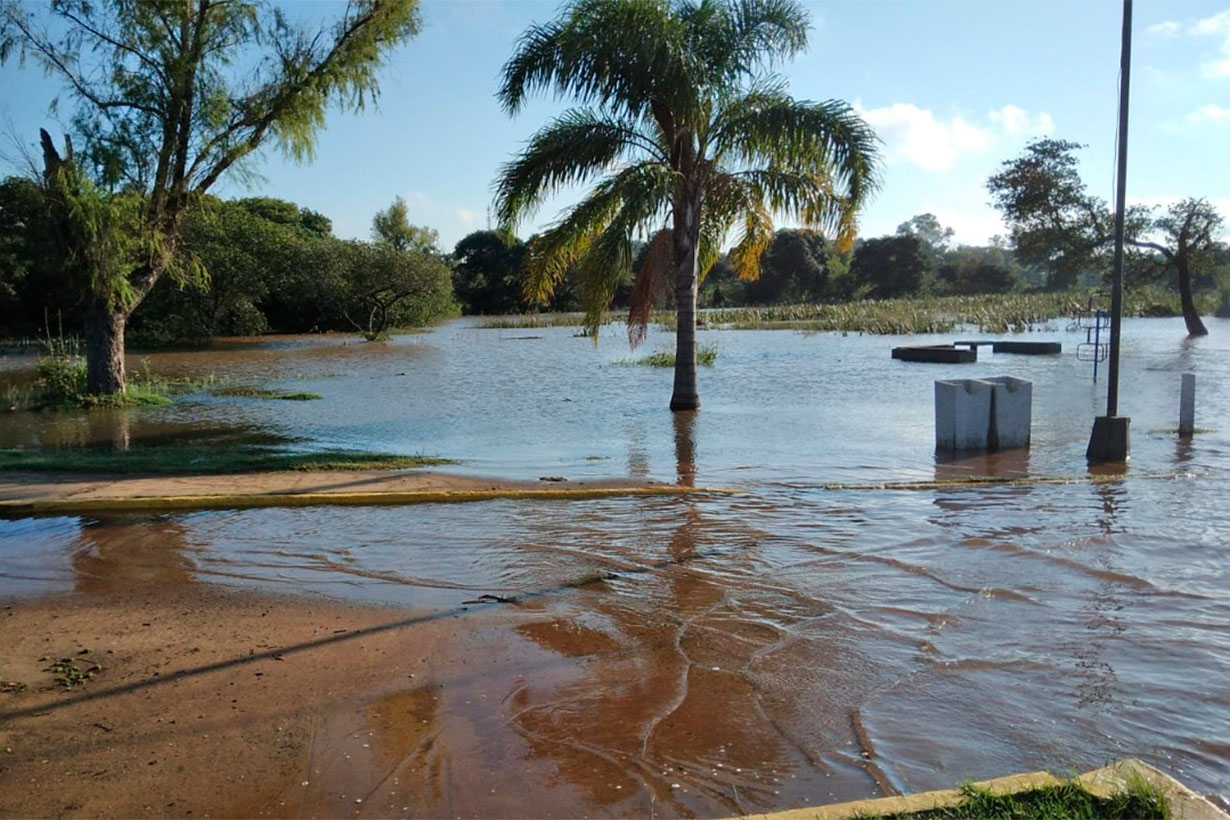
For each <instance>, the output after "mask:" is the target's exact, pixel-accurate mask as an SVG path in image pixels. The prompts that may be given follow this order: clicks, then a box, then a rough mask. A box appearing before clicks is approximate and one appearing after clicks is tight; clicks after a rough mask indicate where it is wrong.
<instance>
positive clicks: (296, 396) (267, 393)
mask: <svg viewBox="0 0 1230 820" xmlns="http://www.w3.org/2000/svg"><path fill="white" fill-rule="evenodd" d="M209 394H210V395H211V396H228V397H229V396H243V397H245V398H252V399H279V400H281V401H315V400H316V399H322V398H324V396H322V395H320V394H319V393H306V392H302V391H301V392H298V393H286V392H283V391H281V390H266V389H265V388H263V387H241V386H235V387H219V388H217V389H215V390H210V391H209Z"/></svg>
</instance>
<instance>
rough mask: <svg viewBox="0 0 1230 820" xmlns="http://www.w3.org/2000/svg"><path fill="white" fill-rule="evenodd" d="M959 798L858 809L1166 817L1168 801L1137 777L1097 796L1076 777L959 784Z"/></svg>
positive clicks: (942, 817)
mask: <svg viewBox="0 0 1230 820" xmlns="http://www.w3.org/2000/svg"><path fill="white" fill-rule="evenodd" d="M961 792H962V796H961V801H960V802H959V803H957V804H956V805H954V806H946V807H941V808H935V809H928V810H926V811H918V812H906V813H901V814H883V815H868V814H856V815H854V816H855V817H857V818H861V820H1018V818H1019V820H1155V819H1156V820H1165V818H1169V817H1170V807H1169V804H1168V803H1167V802H1166V798H1165V796H1164V795H1163V794H1162V793H1161V791H1160V790H1158V789H1157V788H1156V787H1154V786H1151V785H1150V784H1149V783H1147V782H1145V781H1144V780H1143V779H1141V778H1134V779H1133V780H1131V781H1130V782H1129V784H1128V788H1127V789H1126V790H1124V791H1123V792H1119V793H1117V794H1114V795H1111V796H1110V797H1105V798H1103V797H1096V796H1094V795H1092V794H1090V793H1089V792H1087V791H1086V790H1085V789H1084V788H1082V787H1081V786H1080V784H1079V783H1076V782H1075V781H1070V780H1069V781H1065V782H1063V783H1060V784H1058V785H1055V786H1046V787H1043V788H1040V789H1031V790H1029V791H1023V792H1017V793H1015V794H999V795H997V794H992V793H991V792H989V791H987V790H985V789H980V788H978V787H976V786H972V785H968V784H967V785H965V786H962V787H961Z"/></svg>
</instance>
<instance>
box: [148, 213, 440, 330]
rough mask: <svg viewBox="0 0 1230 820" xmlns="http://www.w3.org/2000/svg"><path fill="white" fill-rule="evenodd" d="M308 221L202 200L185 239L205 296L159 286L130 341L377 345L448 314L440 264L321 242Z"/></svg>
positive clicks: (361, 245)
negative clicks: (353, 340) (306, 336)
mask: <svg viewBox="0 0 1230 820" xmlns="http://www.w3.org/2000/svg"><path fill="white" fill-rule="evenodd" d="M254 204H256V205H257V207H253V206H254ZM312 213H313V212H312V211H309V210H308V209H306V208H299V207H298V206H296V205H294V204H293V203H289V202H283V201H282V200H268V199H264V200H251V199H248V200H236V201H230V202H222V201H219V200H216V199H213V198H212V197H207V198H206V200H205V201H204V203H203V207H201V208H200V209H198V210H196V211H194V212H193V213H192V214H190V215H189V217H188V218H187V220H186V221H185V224H184V227H183V230H182V237H183V244H184V247H185V248H187V249H190V250H191V252H192V253H193V254H194V255H196V256H197V258H199V259H200V260H201V262H202V264H203V265H204V267H205V268H206V269H207V270H208V271H209V274H210V280H211V286H210V288H209V289H208V290H203V289H199V288H191V287H189V288H182V289H181V288H175V287H173V286H172V285H171V284H170V283H165V284H162V285H160V286H159V287H157V288H156V289H155V290H154V292H153V293H152V294H151V295H150V297H149V299H148V300H147V301H146V304H145V305H143V306H142V308H141V309H140V310H138V311H137V313H136V315H135V316H134V317H133V332H132V333H131V334H130V339H132V341H133V342H134V343H135V344H139V345H152V346H161V345H165V344H195V343H199V342H200V341H203V340H206V339H208V338H210V337H212V336H216V335H254V334H259V333H264V332H267V331H270V330H274V331H280V332H291V333H294V332H309V331H320V330H350V329H355V328H356V327H358V328H360V329H362V330H363V331H364V332H370V333H372V334H373V335H374V336H380V335H381V334H383V333H386V332H387V331H388V329H389V328H391V327H416V326H421V325H424V324H427V323H429V322H430V321H433V320H435V319H438V318H440V317H441V316H447V315H451V314H452V313H453V312H454V310H455V308H454V306H453V303H452V298H451V286H450V284H449V274H450V272H449V269H448V267H447V265H445V264H444V263H443V262H442V261H441V260H439V258H438V257H436V256H434V255H429V254H424V253H420V252H407V253H398V252H397V251H395V250H394V249H393V248H392V247H391V246H390V245H387V244H373V243H368V242H353V241H344V240H340V239H337V238H335V237H333V236H330V235H321V234H319V233H317V232H316V230H315V227H314V226H313V225H312V224H311V220H310V218H309V219H305V218H304V215H305V214H306V215H310V214H312ZM269 215H272V216H274V217H275V219H270V218H268V217H269ZM373 311H374V312H375V316H374V317H373ZM348 317H349V318H348ZM352 320H353V321H352Z"/></svg>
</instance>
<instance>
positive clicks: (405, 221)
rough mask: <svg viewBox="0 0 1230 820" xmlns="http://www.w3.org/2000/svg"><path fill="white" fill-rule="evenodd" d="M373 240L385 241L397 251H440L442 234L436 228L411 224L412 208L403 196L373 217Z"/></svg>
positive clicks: (395, 199) (396, 198)
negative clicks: (407, 204) (407, 205)
mask: <svg viewBox="0 0 1230 820" xmlns="http://www.w3.org/2000/svg"><path fill="white" fill-rule="evenodd" d="M372 241H374V242H383V243H384V244H386V245H389V246H391V247H392V248H393V250H396V251H421V252H423V253H437V254H438V253H439V252H440V248H439V247H438V246H439V242H440V235H439V234H438V233H436V230H435V228H423V227H419V226H418V225H411V224H410V209H409V208H408V207H406V200H404V199H402V198H401V197H395V198H394V199H393V203H392V204H391V205H389V207H387V208H385V209H384V210H383V211H377V212H376V215H375V216H374V217H372Z"/></svg>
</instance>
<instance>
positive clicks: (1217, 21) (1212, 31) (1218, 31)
mask: <svg viewBox="0 0 1230 820" xmlns="http://www.w3.org/2000/svg"><path fill="white" fill-rule="evenodd" d="M1187 33H1188V34H1190V35H1191V36H1193V37H1220V38H1221V45H1220V47H1219V48H1218V51H1219V52H1220V54H1221V56H1220V57H1217V58H1214V59H1211V60H1207V61H1205V63H1204V66H1203V71H1204V76H1206V77H1208V78H1209V79H1215V80H1216V79H1223V78H1226V77H1230V9H1227V10H1226V11H1222V12H1218V13H1217V14H1214V15H1213V16H1212V17H1206V18H1204V19H1203V20H1197V21H1196V22H1195V23H1192V24H1191V25H1190V26H1189V27H1188V28H1187Z"/></svg>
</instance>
